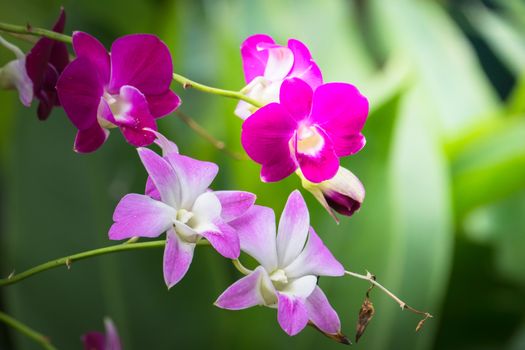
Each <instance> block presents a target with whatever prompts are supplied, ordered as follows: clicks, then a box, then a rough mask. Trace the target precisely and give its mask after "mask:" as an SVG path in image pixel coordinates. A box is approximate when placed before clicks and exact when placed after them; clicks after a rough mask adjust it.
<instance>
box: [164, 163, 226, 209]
mask: <svg viewBox="0 0 525 350" xmlns="http://www.w3.org/2000/svg"><path fill="white" fill-rule="evenodd" d="M165 157H166V159H167V161H168V162H169V163H170V164H171V166H172V167H173V169H174V170H175V173H176V174H177V178H178V179H179V181H180V188H181V202H180V203H181V204H180V207H181V208H184V209H187V210H190V209H191V207H192V206H193V202H195V199H196V198H197V197H198V196H199V195H200V194H201V193H203V192H204V191H206V189H207V188H208V187H209V186H210V184H211V183H212V181H213V179H214V178H215V176H217V172H218V171H219V167H218V166H217V164H215V163H211V162H204V161H201V160H196V159H193V158H190V157H186V156H182V155H180V154H175V153H170V154H167V155H166V156H165Z"/></svg>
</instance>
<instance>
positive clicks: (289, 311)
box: [277, 292, 308, 336]
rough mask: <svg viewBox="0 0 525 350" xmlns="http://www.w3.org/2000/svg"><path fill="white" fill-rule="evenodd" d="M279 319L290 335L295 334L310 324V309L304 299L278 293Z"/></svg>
mask: <svg viewBox="0 0 525 350" xmlns="http://www.w3.org/2000/svg"><path fill="white" fill-rule="evenodd" d="M277 298H278V300H279V301H278V304H277V321H278V322H279V325H280V326H281V328H282V329H283V330H284V331H285V332H286V333H287V334H288V335H290V336H294V335H296V334H297V333H299V332H300V331H302V330H303V329H304V327H306V325H307V324H308V311H307V309H306V306H305V302H304V299H302V298H296V297H293V296H288V295H286V294H283V293H279V292H278V293H277Z"/></svg>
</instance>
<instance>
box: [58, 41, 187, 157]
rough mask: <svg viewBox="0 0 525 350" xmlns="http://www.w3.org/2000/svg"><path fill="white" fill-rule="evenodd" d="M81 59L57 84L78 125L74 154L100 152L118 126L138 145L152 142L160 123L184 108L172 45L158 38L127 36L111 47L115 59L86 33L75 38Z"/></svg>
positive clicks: (61, 97) (62, 99)
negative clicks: (176, 83)
mask: <svg viewBox="0 0 525 350" xmlns="http://www.w3.org/2000/svg"><path fill="white" fill-rule="evenodd" d="M73 48H74V50H75V53H76V55H77V59H75V60H74V61H73V62H71V63H70V64H69V65H68V66H67V67H66V69H65V70H64V72H63V73H62V75H61V76H60V79H59V81H58V84H57V90H58V94H59V97H60V102H61V103H62V105H63V107H64V110H65V111H66V113H67V115H68V117H69V119H71V121H72V122H73V124H74V125H75V126H76V127H77V129H78V133H77V136H76V139H75V151H77V152H81V153H87V152H93V151H95V150H97V149H98V148H99V147H100V146H101V145H102V144H103V143H104V142H105V141H106V139H107V137H108V135H109V131H108V130H107V129H110V128H115V127H118V128H120V130H121V131H122V134H123V135H124V138H125V139H126V140H127V141H128V143H130V144H131V145H133V146H136V147H141V146H147V145H149V144H151V143H152V142H153V141H154V140H155V134H154V133H152V132H151V131H148V130H147V129H150V130H157V124H156V121H155V119H157V118H161V117H163V116H165V115H167V114H169V113H171V112H172V111H173V110H175V109H176V108H177V107H178V106H179V105H180V99H179V97H178V96H177V95H175V93H173V92H172V91H171V90H170V89H169V87H170V84H171V80H172V73H173V66H172V61H171V55H170V52H169V49H168V47H167V46H166V45H165V44H164V43H163V42H162V41H161V40H160V39H159V38H157V37H156V36H154V35H149V34H132V35H126V36H123V37H121V38H119V39H117V40H115V42H114V43H113V45H112V46H111V55H110V54H109V53H108V52H106V49H105V48H104V46H103V45H102V44H101V43H100V42H99V41H98V40H97V39H95V38H94V37H92V36H90V35H89V34H87V33H83V32H75V33H74V34H73Z"/></svg>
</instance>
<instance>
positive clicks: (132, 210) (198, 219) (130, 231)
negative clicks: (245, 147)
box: [109, 140, 255, 288]
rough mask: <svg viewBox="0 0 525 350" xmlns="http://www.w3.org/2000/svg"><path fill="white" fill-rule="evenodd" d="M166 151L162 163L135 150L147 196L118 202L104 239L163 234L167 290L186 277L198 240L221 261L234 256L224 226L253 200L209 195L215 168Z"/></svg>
mask: <svg viewBox="0 0 525 350" xmlns="http://www.w3.org/2000/svg"><path fill="white" fill-rule="evenodd" d="M161 145H162V140H161ZM164 145H165V143H164ZM169 145H170V147H171V148H170V149H171V151H165V152H164V157H161V156H159V155H158V154H156V153H155V152H153V151H151V150H149V149H147V148H139V149H138V153H139V156H140V159H141V160H142V163H143V165H144V167H145V168H146V171H147V172H148V174H149V177H150V179H151V187H150V191H149V194H150V195H142V194H134V193H132V194H128V195H126V196H125V197H124V198H122V200H121V201H120V203H119V204H118V205H117V208H116V209H115V213H114V214H113V220H114V221H115V223H114V224H113V226H111V229H110V230H109V238H110V239H113V240H121V239H126V238H130V237H137V236H138V237H158V236H159V235H161V234H162V233H163V232H167V236H166V248H165V251H164V269H163V271H164V280H165V282H166V285H167V286H168V288H171V287H172V286H174V285H175V284H176V283H178V282H179V281H180V280H181V279H182V278H183V277H184V275H185V274H186V272H187V271H188V269H189V266H190V264H191V261H192V259H193V252H194V249H195V246H196V244H197V242H198V241H199V240H201V239H202V238H205V239H206V240H208V241H209V243H210V244H211V245H212V246H213V247H214V248H215V249H216V250H217V251H218V252H219V253H220V254H221V255H223V256H224V257H226V258H230V259H236V258H237V257H238V256H239V254H240V245H239V238H238V236H237V233H236V232H235V230H234V229H233V228H232V227H231V226H230V225H229V224H228V222H229V221H231V220H234V219H236V218H238V217H239V216H241V215H243V214H244V213H245V212H246V211H247V210H248V209H249V208H251V206H252V205H253V203H254V202H255V195H253V194H251V193H247V192H241V191H218V192H212V191H209V190H208V187H209V185H210V184H211V182H212V181H213V179H214V178H215V176H216V175H217V172H218V167H217V165H216V164H214V163H210V162H204V161H199V160H195V159H192V158H190V157H186V156H183V155H180V154H178V153H177V151H176V149H175V148H173V144H169Z"/></svg>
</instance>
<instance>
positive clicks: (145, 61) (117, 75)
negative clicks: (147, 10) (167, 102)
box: [109, 34, 173, 95]
mask: <svg viewBox="0 0 525 350" xmlns="http://www.w3.org/2000/svg"><path fill="white" fill-rule="evenodd" d="M172 74H173V64H172V61H171V54H170V51H169V49H168V47H167V46H166V44H164V42H162V41H161V40H160V39H159V38H158V37H156V36H155V35H151V34H130V35H126V36H123V37H121V38H118V39H117V40H115V41H114V42H113V45H111V79H110V82H109V91H110V92H111V93H113V94H115V93H117V92H118V91H119V90H120V88H121V87H122V86H123V85H131V86H134V87H136V88H137V89H139V90H140V91H141V92H142V93H143V94H145V95H159V94H163V93H165V92H166V91H167V90H168V89H169V86H170V84H171V80H172V79H173V76H172Z"/></svg>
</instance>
